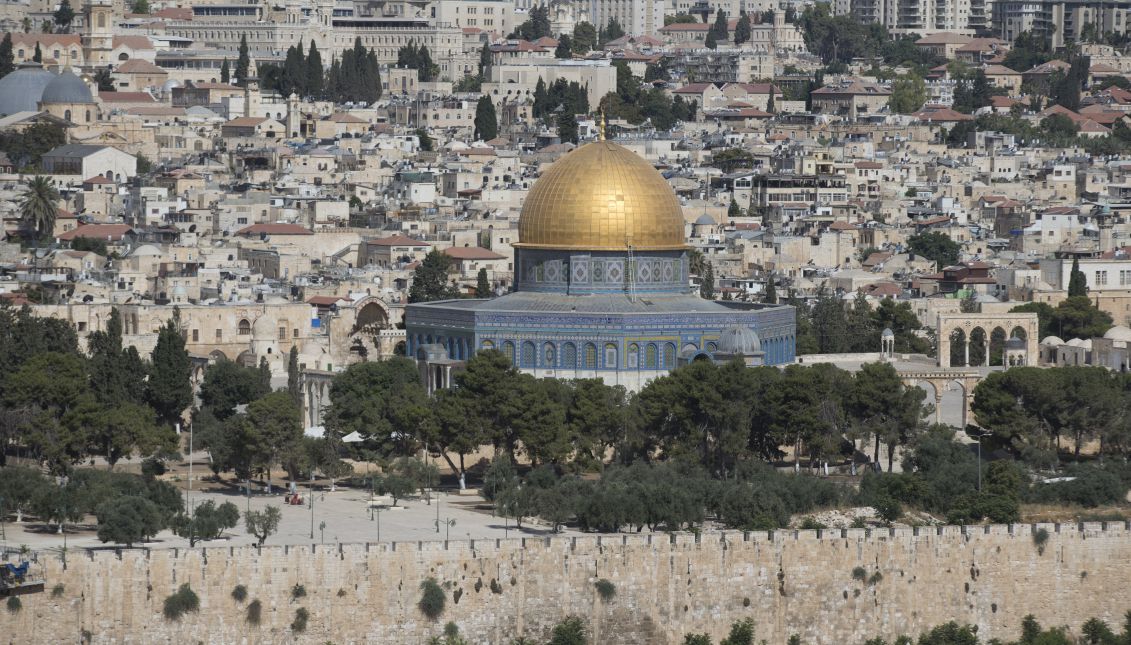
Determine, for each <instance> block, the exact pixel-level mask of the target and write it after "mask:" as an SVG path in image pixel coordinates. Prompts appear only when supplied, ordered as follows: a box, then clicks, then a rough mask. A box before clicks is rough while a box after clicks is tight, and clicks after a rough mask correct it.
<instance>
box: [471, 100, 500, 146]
mask: <svg viewBox="0 0 1131 645" xmlns="http://www.w3.org/2000/svg"><path fill="white" fill-rule="evenodd" d="M497 136H499V119H498V117H497V116H496V115H495V104H494V103H492V102H491V98H490V97H489V96H487V95H483V96H480V97H479V103H477V104H476V105H475V139H476V140H480V141H490V140H491V139H494V138H495V137H497Z"/></svg>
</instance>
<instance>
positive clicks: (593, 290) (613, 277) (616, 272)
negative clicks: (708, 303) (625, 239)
mask: <svg viewBox="0 0 1131 645" xmlns="http://www.w3.org/2000/svg"><path fill="white" fill-rule="evenodd" d="M515 268H516V271H515V274H516V275H515V279H516V281H517V287H518V290H519V291H540V292H551V293H569V294H576V295H582V294H599V293H625V292H629V291H635V292H636V293H638V294H648V293H686V292H687V291H688V286H687V285H688V277H689V275H688V259H687V253H686V252H685V251H682V250H677V251H649V252H643V253H639V254H637V253H635V252H634V253H633V256H632V258H631V259H629V257H628V255H627V254H626V253H625V252H623V251H619V252H618V251H583V250H576V251H569V250H557V249H532V248H518V249H516V250H515Z"/></svg>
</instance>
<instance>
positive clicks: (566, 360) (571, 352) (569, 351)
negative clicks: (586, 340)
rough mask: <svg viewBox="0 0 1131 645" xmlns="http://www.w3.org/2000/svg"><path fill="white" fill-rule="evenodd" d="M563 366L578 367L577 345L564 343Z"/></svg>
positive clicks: (568, 367) (566, 367) (567, 367)
mask: <svg viewBox="0 0 1131 645" xmlns="http://www.w3.org/2000/svg"><path fill="white" fill-rule="evenodd" d="M562 367H563V368H565V369H574V368H576V367H577V346H576V345H574V344H573V343H566V344H565V345H562Z"/></svg>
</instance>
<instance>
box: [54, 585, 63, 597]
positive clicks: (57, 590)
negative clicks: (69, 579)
mask: <svg viewBox="0 0 1131 645" xmlns="http://www.w3.org/2000/svg"><path fill="white" fill-rule="evenodd" d="M63 591H64V587H63V583H59V584H57V585H55V586H54V587H51V597H52V598H58V597H60V596H62V595H63Z"/></svg>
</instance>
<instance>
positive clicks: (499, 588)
mask: <svg viewBox="0 0 1131 645" xmlns="http://www.w3.org/2000/svg"><path fill="white" fill-rule="evenodd" d="M491 593H496V594H498V593H503V585H501V584H499V581H498V580H495V579H494V578H491Z"/></svg>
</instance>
